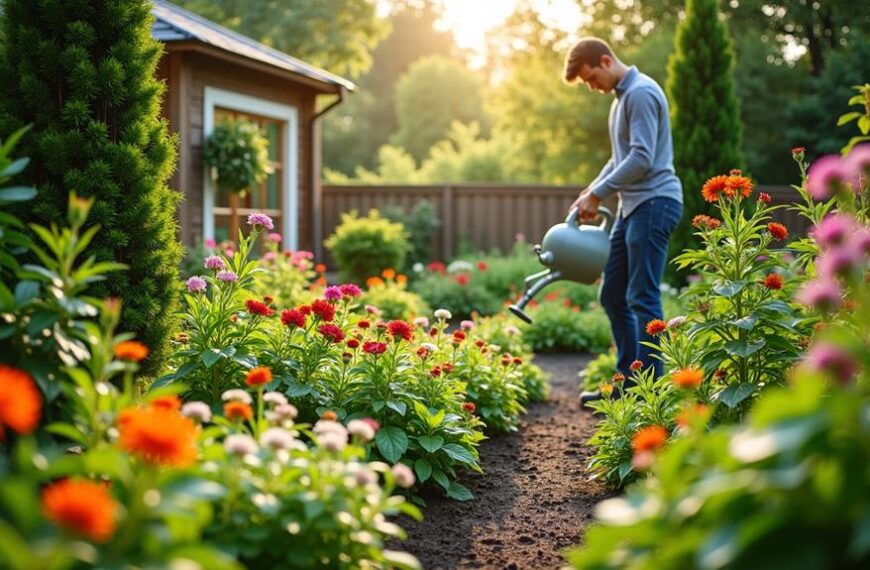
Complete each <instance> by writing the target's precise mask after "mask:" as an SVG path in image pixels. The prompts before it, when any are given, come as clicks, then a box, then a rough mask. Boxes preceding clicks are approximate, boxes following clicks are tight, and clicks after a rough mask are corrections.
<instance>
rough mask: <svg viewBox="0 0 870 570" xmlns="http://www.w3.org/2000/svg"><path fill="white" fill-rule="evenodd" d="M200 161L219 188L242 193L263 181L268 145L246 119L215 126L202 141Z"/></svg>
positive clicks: (265, 172)
mask: <svg viewBox="0 0 870 570" xmlns="http://www.w3.org/2000/svg"><path fill="white" fill-rule="evenodd" d="M202 159H203V162H204V163H205V165H206V167H208V168H209V170H210V171H211V175H212V176H213V177H214V179H215V180H216V181H217V184H218V186H219V187H220V188H223V189H225V190H227V191H229V192H239V193H244V192H247V191H248V190H249V189H251V188H252V187H254V186H255V185H259V184H260V183H261V182H263V181H264V180H266V176H267V175H268V174H269V173H270V172H271V170H272V169H271V167H270V166H269V141H268V140H266V137H265V136H263V133H262V132H260V127H258V126H257V125H256V124H255V123H252V122H251V121H248V120H246V119H232V120H227V121H223V122H221V123H219V124H217V125H215V127H214V130H213V131H212V132H211V134H210V135H209V136H208V138H207V139H206V141H205V147H204V148H203V152H202Z"/></svg>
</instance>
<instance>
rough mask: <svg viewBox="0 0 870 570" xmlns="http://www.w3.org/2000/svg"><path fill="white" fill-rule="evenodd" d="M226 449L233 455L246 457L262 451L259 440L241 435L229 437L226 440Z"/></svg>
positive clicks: (236, 434)
mask: <svg viewBox="0 0 870 570" xmlns="http://www.w3.org/2000/svg"><path fill="white" fill-rule="evenodd" d="M224 449H226V450H227V452H228V453H230V454H232V455H237V456H239V457H244V456H245V455H253V454H255V453H257V451H259V450H260V447H259V446H258V445H257V440H255V439H254V438H253V437H251V436H249V435H245V434H241V433H234V434H232V435H228V436H227V437H226V439H224Z"/></svg>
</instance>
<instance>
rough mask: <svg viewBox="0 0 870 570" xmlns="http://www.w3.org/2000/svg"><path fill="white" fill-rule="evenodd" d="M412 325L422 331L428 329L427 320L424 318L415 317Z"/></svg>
mask: <svg viewBox="0 0 870 570" xmlns="http://www.w3.org/2000/svg"><path fill="white" fill-rule="evenodd" d="M414 325H415V326H418V327H420V328H423V329H428V328H429V319H427V318H426V317H417V318H415V319H414Z"/></svg>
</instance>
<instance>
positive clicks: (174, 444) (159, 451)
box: [118, 408, 199, 467]
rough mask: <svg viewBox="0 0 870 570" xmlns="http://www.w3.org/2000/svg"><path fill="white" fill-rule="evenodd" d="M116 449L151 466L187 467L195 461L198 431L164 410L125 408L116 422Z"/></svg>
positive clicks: (186, 419) (183, 418) (187, 421)
mask: <svg viewBox="0 0 870 570" xmlns="http://www.w3.org/2000/svg"><path fill="white" fill-rule="evenodd" d="M118 429H119V431H120V437H119V445H120V447H121V449H124V450H125V451H128V452H130V453H132V454H134V455H136V456H138V457H139V458H141V459H142V460H144V461H146V462H147V463H150V464H152V465H163V466H167V467H187V466H188V465H191V464H192V463H193V462H194V460H195V459H196V438H197V434H198V431H199V430H198V428H197V426H196V424H195V423H194V422H193V421H192V420H191V419H190V418H186V417H184V416H182V415H181V414H180V413H178V412H176V411H174V410H166V409H163V408H127V409H126V410H124V411H123V412H122V413H121V415H120V416H119V418H118Z"/></svg>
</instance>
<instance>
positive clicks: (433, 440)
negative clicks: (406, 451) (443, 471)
mask: <svg viewBox="0 0 870 570" xmlns="http://www.w3.org/2000/svg"><path fill="white" fill-rule="evenodd" d="M417 442H418V443H419V444H420V447H422V448H423V449H425V450H426V451H428V452H429V453H435V452H436V451H438V450H439V449H441V446H442V445H444V438H443V437H441V436H440V435H421V436H418V437H417Z"/></svg>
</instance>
